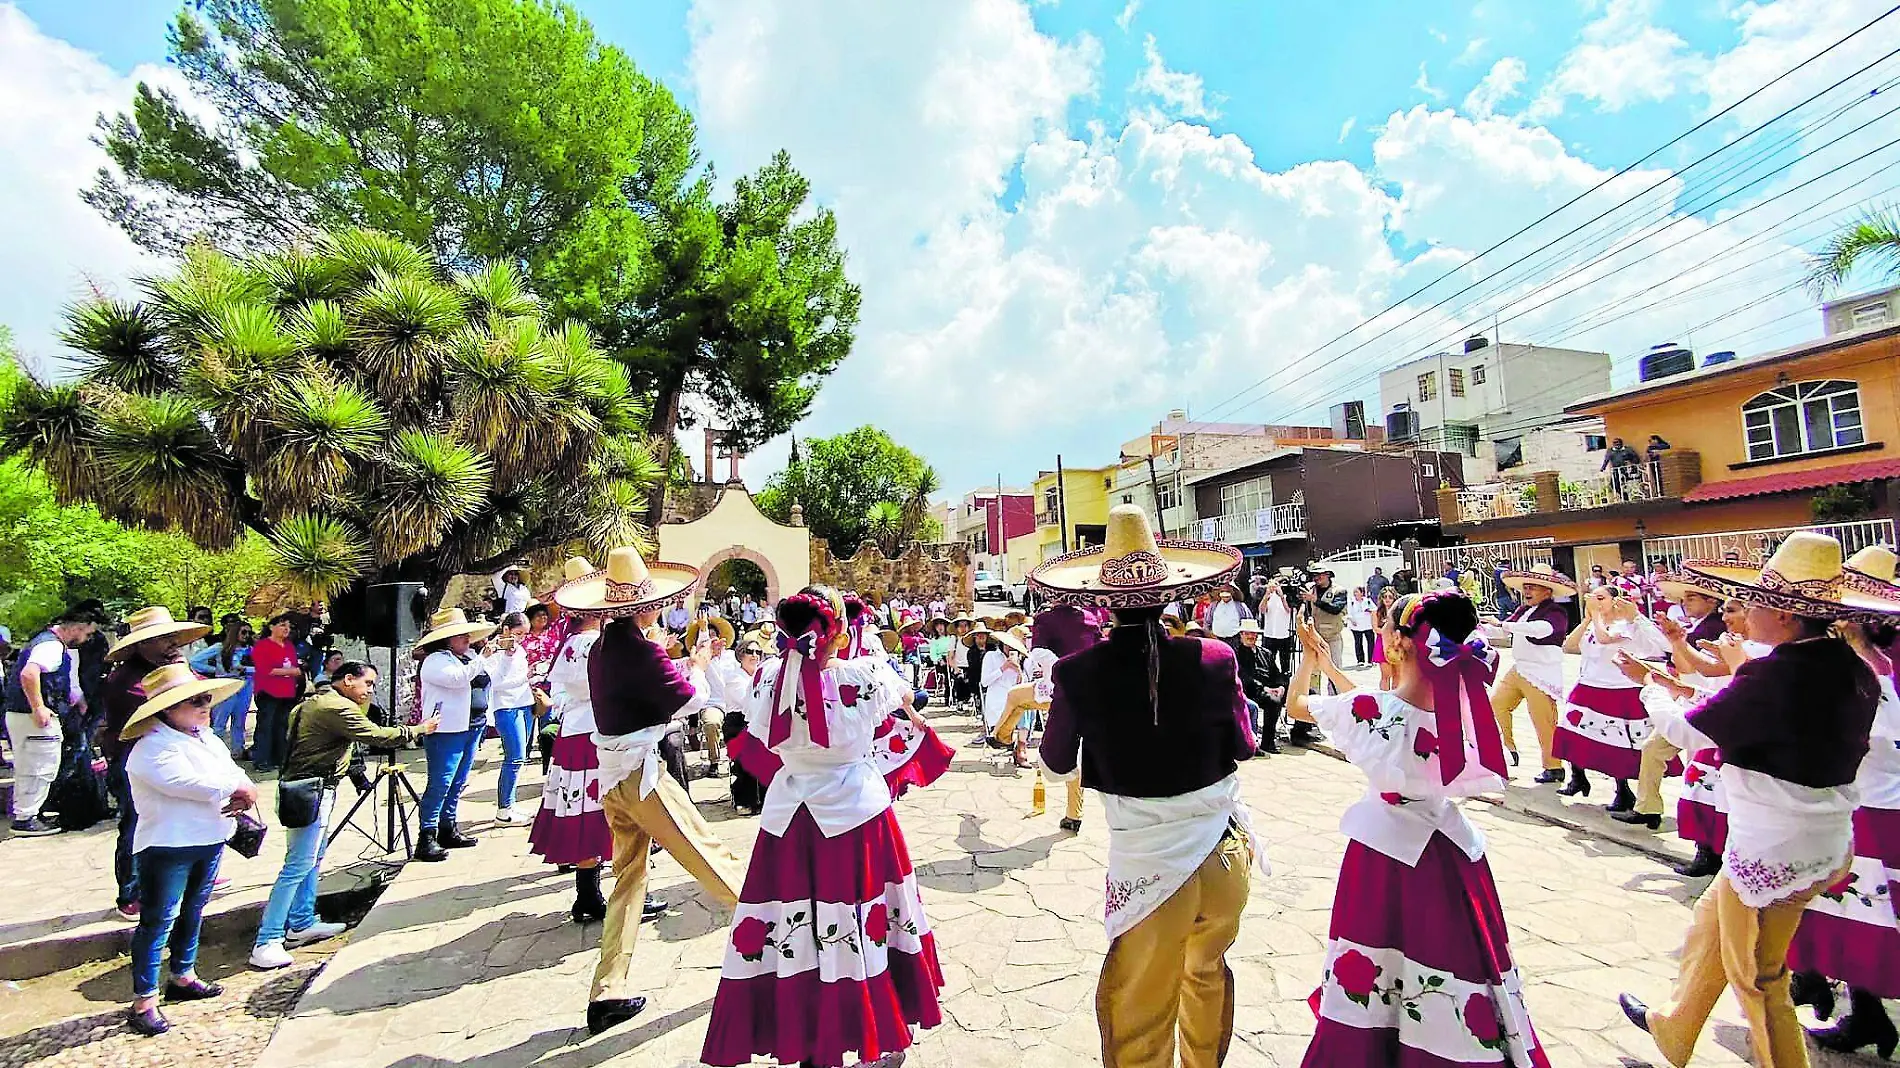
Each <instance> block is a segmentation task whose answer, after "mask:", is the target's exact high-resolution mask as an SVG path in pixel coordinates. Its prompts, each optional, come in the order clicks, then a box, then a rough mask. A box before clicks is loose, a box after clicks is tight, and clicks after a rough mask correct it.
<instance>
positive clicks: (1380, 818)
mask: <svg viewBox="0 0 1900 1068" xmlns="http://www.w3.org/2000/svg"><path fill="white" fill-rule="evenodd" d="M1477 626H1478V611H1477V608H1476V607H1474V606H1473V605H1472V603H1471V600H1470V598H1468V597H1466V596H1465V595H1464V594H1463V593H1461V592H1459V591H1458V590H1455V589H1450V590H1441V591H1437V592H1434V593H1428V594H1407V595H1406V596H1404V597H1401V598H1399V600H1398V602H1397V603H1396V604H1395V605H1394V608H1393V611H1392V613H1391V615H1390V616H1389V618H1388V619H1387V621H1386V625H1385V631H1384V634H1385V653H1386V658H1387V660H1388V661H1389V662H1390V663H1391V664H1392V666H1393V671H1394V674H1395V676H1396V679H1397V686H1396V687H1395V688H1394V689H1392V690H1390V691H1383V692H1371V691H1366V690H1355V689H1353V682H1352V680H1351V679H1350V678H1348V677H1347V676H1346V674H1345V673H1344V672H1342V671H1340V670H1339V668H1338V667H1337V666H1335V665H1334V664H1333V662H1332V657H1331V656H1330V655H1329V653H1328V650H1327V647H1326V640H1325V639H1324V638H1322V637H1320V635H1319V632H1318V631H1315V630H1314V629H1313V628H1312V625H1311V624H1308V623H1302V624H1301V625H1300V628H1299V638H1300V645H1301V647H1302V654H1303V655H1302V656H1301V658H1300V666H1299V670H1298V671H1297V672H1296V673H1295V674H1294V677H1293V682H1292V684H1291V686H1290V688H1289V691H1288V692H1289V697H1288V700H1287V712H1288V714H1289V715H1291V716H1292V717H1293V718H1294V719H1296V720H1304V721H1306V722H1309V723H1318V724H1319V725H1320V727H1321V728H1322V729H1324V730H1325V732H1326V734H1327V735H1328V736H1329V737H1330V738H1331V739H1332V741H1333V744H1334V745H1336V746H1338V747H1339V748H1340V750H1341V751H1342V752H1344V753H1345V754H1346V758H1347V759H1348V760H1350V761H1352V763H1353V764H1354V765H1356V766H1357V767H1358V768H1359V769H1360V770H1361V771H1363V772H1365V774H1366V778H1367V780H1368V785H1367V788H1366V796H1365V797H1364V798H1363V799H1362V800H1360V801H1359V802H1358V803H1357V804H1355V805H1353V806H1352V807H1351V808H1349V809H1347V810H1346V814H1345V816H1344V818H1343V819H1341V821H1340V827H1341V829H1342V830H1343V831H1344V832H1345V833H1346V836H1347V837H1348V838H1349V839H1350V841H1349V842H1348V843H1347V846H1346V857H1345V860H1344V861H1343V862H1342V863H1341V864H1340V869H1339V883H1338V890H1337V893H1336V895H1335V897H1334V899H1333V920H1332V929H1331V941H1330V944H1329V945H1328V947H1327V954H1326V971H1325V973H1324V975H1323V976H1322V978H1321V981H1320V986H1319V989H1318V990H1316V991H1314V993H1313V996H1312V998H1311V999H1310V1003H1311V1005H1312V1006H1313V1011H1314V1013H1315V1014H1317V1015H1318V1017H1319V1027H1318V1029H1317V1030H1316V1031H1315V1032H1314V1034H1313V1041H1312V1044H1310V1045H1309V1046H1307V1048H1306V1059H1305V1060H1304V1061H1303V1062H1302V1064H1303V1065H1304V1066H1305V1068H1324V1066H1333V1065H1338V1066H1341V1068H1344V1066H1348V1065H1350V1066H1352V1068H1361V1066H1364V1065H1397V1064H1417V1065H1426V1064H1499V1063H1502V1064H1506V1065H1514V1066H1517V1068H1532V1066H1535V1068H1549V1064H1550V1061H1549V1059H1548V1058H1547V1057H1546V1056H1545V1054H1544V1050H1543V1047H1542V1046H1541V1045H1540V1044H1539V1043H1538V1040H1537V1033H1536V1032H1535V1031H1534V1030H1532V1028H1531V1021H1530V1015H1529V1013H1528V1012H1527V1011H1526V1010H1525V1007H1524V996H1523V987H1522V983H1521V982H1520V981H1519V979H1518V975H1517V969H1516V967H1515V966H1514V965H1513V964H1512V963H1511V950H1510V943H1509V937H1508V935H1507V934H1506V932H1505V924H1504V912H1503V907H1502V905H1500V903H1499V901H1498V894H1497V887H1496V885H1495V884H1494V883H1493V882H1492V879H1491V868H1490V865H1489V864H1488V863H1486V861H1485V848H1484V836H1483V835H1482V834H1480V833H1478V830H1477V829H1476V828H1474V827H1472V826H1471V824H1470V823H1468V822H1466V820H1465V817H1464V813H1463V812H1461V811H1459V809H1458V806H1457V804H1456V803H1455V802H1456V799H1457V798H1461V797H1472V796H1475V795H1478V794H1481V793H1490V792H1495V791H1498V790H1502V789H1503V788H1504V779H1505V776H1506V774H1507V768H1506V765H1505V756H1504V742H1503V739H1502V738H1501V737H1500V736H1499V734H1498V725H1497V718H1496V717H1495V716H1494V715H1493V714H1492V712H1491V707H1490V699H1489V697H1488V696H1487V695H1486V693H1485V686H1486V684H1487V683H1488V682H1489V681H1490V679H1491V675H1492V673H1493V672H1494V671H1495V670H1496V666H1497V660H1496V655H1495V654H1494V653H1493V652H1492V651H1491V650H1490V649H1489V648H1488V647H1486V646H1485V644H1484V640H1483V639H1482V638H1481V637H1479V636H1477V634H1476V633H1475V631H1476V630H1477ZM1315 670H1318V671H1323V672H1325V673H1326V676H1327V677H1328V678H1329V679H1330V680H1331V681H1332V683H1333V685H1335V686H1336V687H1338V689H1339V693H1338V694H1336V695H1334V696H1331V697H1320V696H1318V695H1309V694H1308V693H1307V691H1308V690H1309V689H1311V685H1312V682H1313V675H1314V672H1315Z"/></svg>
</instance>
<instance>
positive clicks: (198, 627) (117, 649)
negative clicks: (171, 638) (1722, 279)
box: [106, 605, 211, 662]
mask: <svg viewBox="0 0 1900 1068" xmlns="http://www.w3.org/2000/svg"><path fill="white" fill-rule="evenodd" d="M125 625H126V626H128V627H130V628H132V629H131V630H130V631H128V632H127V633H126V635H125V637H123V638H120V639H119V640H118V641H116V642H113V643H112V648H110V649H107V650H106V660H107V661H108V662H109V661H114V660H120V659H123V658H124V656H125V655H126V654H127V653H129V652H131V651H132V647H133V646H135V645H137V644H138V643H140V642H143V641H150V640H151V639H153V638H163V637H165V636H166V635H167V634H175V635H177V636H178V644H180V645H183V644H185V643H186V642H193V641H197V640H198V639H199V638H202V637H204V636H205V635H207V634H209V633H211V628H210V626H208V625H206V624H204V623H199V622H196V621H194V620H189V619H187V620H185V621H184V622H182V623H181V622H179V621H178V620H175V619H173V618H172V611H171V609H169V608H166V607H165V606H164V605H152V606H151V607H149V608H141V609H139V610H138V611H136V612H134V613H132V614H131V615H129V616H126V617H125Z"/></svg>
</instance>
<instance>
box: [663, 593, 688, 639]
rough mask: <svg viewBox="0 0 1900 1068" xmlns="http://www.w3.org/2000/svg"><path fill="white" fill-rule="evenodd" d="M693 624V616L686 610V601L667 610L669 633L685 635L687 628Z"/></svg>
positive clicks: (666, 620) (666, 621)
mask: <svg viewBox="0 0 1900 1068" xmlns="http://www.w3.org/2000/svg"><path fill="white" fill-rule="evenodd" d="M692 622H693V614H692V613H691V612H689V611H687V610H686V603H685V602H684V601H681V602H679V603H677V604H675V605H674V606H673V607H671V608H669V609H667V610H666V619H665V623H666V629H667V631H668V632H669V633H672V634H684V633H686V628H687V626H688V625H689V624H691V623H692Z"/></svg>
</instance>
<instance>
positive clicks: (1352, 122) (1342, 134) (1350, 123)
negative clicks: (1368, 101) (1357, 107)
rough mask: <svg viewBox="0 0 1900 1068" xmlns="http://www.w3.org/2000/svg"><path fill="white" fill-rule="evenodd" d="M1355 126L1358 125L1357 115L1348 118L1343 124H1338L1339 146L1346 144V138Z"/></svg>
mask: <svg viewBox="0 0 1900 1068" xmlns="http://www.w3.org/2000/svg"><path fill="white" fill-rule="evenodd" d="M1357 125H1359V116H1357V115H1352V116H1349V117H1348V118H1347V119H1346V121H1345V122H1342V123H1340V124H1339V143H1340V144H1342V145H1343V144H1345V143H1346V138H1347V137H1348V136H1350V135H1351V134H1352V128H1353V127H1354V126H1357Z"/></svg>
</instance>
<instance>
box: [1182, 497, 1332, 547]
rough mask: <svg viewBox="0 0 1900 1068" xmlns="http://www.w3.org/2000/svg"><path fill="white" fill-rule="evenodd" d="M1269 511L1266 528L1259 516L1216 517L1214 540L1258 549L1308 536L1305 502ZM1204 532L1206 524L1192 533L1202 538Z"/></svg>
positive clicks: (1269, 509)
mask: <svg viewBox="0 0 1900 1068" xmlns="http://www.w3.org/2000/svg"><path fill="white" fill-rule="evenodd" d="M1266 511H1267V517H1268V524H1267V526H1266V527H1264V528H1263V527H1262V526H1261V523H1260V516H1259V515H1258V513H1256V512H1231V513H1228V514H1226V515H1222V516H1219V517H1217V518H1216V519H1215V520H1214V540H1215V541H1218V542H1223V543H1225V544H1227V545H1257V544H1259V543H1261V542H1265V541H1272V540H1274V539H1276V538H1294V537H1304V536H1305V534H1306V502H1305V501H1294V502H1292V503H1290V504H1276V505H1274V506H1273V507H1271V508H1268V509H1267V510H1266ZM1205 530H1206V524H1205V523H1202V524H1200V525H1198V527H1197V528H1196V529H1195V530H1194V531H1193V535H1194V536H1195V537H1201V536H1202V535H1203V533H1204V532H1205Z"/></svg>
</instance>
